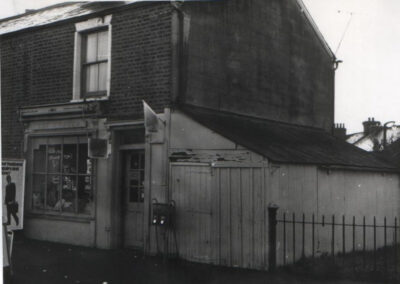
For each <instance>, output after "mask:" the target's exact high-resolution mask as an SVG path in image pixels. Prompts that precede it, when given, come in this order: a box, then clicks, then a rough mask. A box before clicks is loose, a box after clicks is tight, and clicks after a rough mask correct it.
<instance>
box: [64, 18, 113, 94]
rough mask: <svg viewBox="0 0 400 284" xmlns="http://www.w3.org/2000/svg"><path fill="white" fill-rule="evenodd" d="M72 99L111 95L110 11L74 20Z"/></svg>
mask: <svg viewBox="0 0 400 284" xmlns="http://www.w3.org/2000/svg"><path fill="white" fill-rule="evenodd" d="M75 28H76V33H75V57H74V82H73V85H74V86H73V98H72V99H73V101H81V100H83V99H85V100H86V99H87V100H96V99H107V98H108V97H109V95H110V74H111V70H110V66H111V15H108V16H105V17H101V18H94V19H90V20H87V21H85V22H81V23H77V24H75Z"/></svg>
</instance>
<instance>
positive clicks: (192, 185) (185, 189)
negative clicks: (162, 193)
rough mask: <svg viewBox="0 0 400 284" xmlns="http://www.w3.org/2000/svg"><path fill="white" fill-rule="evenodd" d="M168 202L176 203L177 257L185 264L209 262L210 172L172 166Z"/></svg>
mask: <svg viewBox="0 0 400 284" xmlns="http://www.w3.org/2000/svg"><path fill="white" fill-rule="evenodd" d="M171 199H172V200H174V201H175V203H176V230H177V241H178V247H179V253H180V256H181V257H182V258H184V259H188V260H194V261H199V262H207V263H209V262H212V259H211V255H212V254H211V212H212V204H213V203H212V202H211V170H210V168H209V167H206V166H189V165H188V166H172V167H171Z"/></svg>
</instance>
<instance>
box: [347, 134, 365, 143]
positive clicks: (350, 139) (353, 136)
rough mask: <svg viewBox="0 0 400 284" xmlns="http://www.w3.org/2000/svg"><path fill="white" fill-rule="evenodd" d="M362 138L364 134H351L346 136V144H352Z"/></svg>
mask: <svg viewBox="0 0 400 284" xmlns="http://www.w3.org/2000/svg"><path fill="white" fill-rule="evenodd" d="M364 136H365V134H364V132H357V133H352V134H349V135H347V138H346V141H347V143H351V144H354V143H356V142H357V141H358V140H360V139H361V138H363V137H364Z"/></svg>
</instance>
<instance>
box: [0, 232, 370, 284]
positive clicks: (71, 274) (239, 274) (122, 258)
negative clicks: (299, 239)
mask: <svg viewBox="0 0 400 284" xmlns="http://www.w3.org/2000/svg"><path fill="white" fill-rule="evenodd" d="M12 262H13V272H14V273H13V276H12V277H11V279H8V280H7V279H6V281H5V283H12V284H31V283H33V284H47V283H51V284H58V283H71V284H92V283H93V284H125V283H126V284H131V283H134V284H140V283H146V284H153V283H154V284H161V283H162V284H164V283H166V284H172V283H173V284H186V283H188V284H192V283H193V284H197V283H199V284H200V283H201V284H228V283H231V284H236V283H246V284H247V283H251V284H252V283H254V284H258V283H260V284H261V283H263V284H265V283H274V284H275V283H276V284H288V283H294V284H296V283H298V284H305V283H310V284H316V283H325V284H333V283H335V284H355V283H359V284H361V283H362V282H352V281H332V280H313V279H306V278H304V277H303V276H302V277H301V278H300V277H299V276H296V275H289V274H287V273H282V272H279V273H274V274H271V273H268V272H261V271H254V270H245V269H237V268H226V267H218V266H212V265H205V264H198V263H192V262H187V261H178V260H166V259H163V258H162V257H150V256H146V257H145V256H143V254H142V253H141V252H140V251H135V250H128V249H118V250H101V249H94V248H86V247H77V246H71V245H64V244H56V243H50V242H43V241H34V240H28V239H25V238H24V237H23V236H21V235H17V236H16V238H15V242H14V248H13V253H12Z"/></svg>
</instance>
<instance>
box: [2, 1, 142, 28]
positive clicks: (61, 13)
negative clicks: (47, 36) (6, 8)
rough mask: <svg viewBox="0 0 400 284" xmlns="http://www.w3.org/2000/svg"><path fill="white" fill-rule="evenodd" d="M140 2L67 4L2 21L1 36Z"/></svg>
mask: <svg viewBox="0 0 400 284" xmlns="http://www.w3.org/2000/svg"><path fill="white" fill-rule="evenodd" d="M131 2H138V1H129V2H125V1H104V2H86V1H85V2H65V3H61V4H56V5H52V6H48V7H45V8H43V9H38V10H35V11H31V12H28V13H25V14H21V15H17V16H13V17H10V18H5V19H2V20H0V35H3V34H7V33H12V32H16V31H20V30H24V29H28V28H34V27H40V26H43V25H47V24H50V23H55V22H59V21H63V20H67V19H71V18H75V17H79V16H84V15H89V14H92V13H95V12H100V11H102V10H106V9H109V8H113V7H117V6H121V5H125V4H127V3H131Z"/></svg>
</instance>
